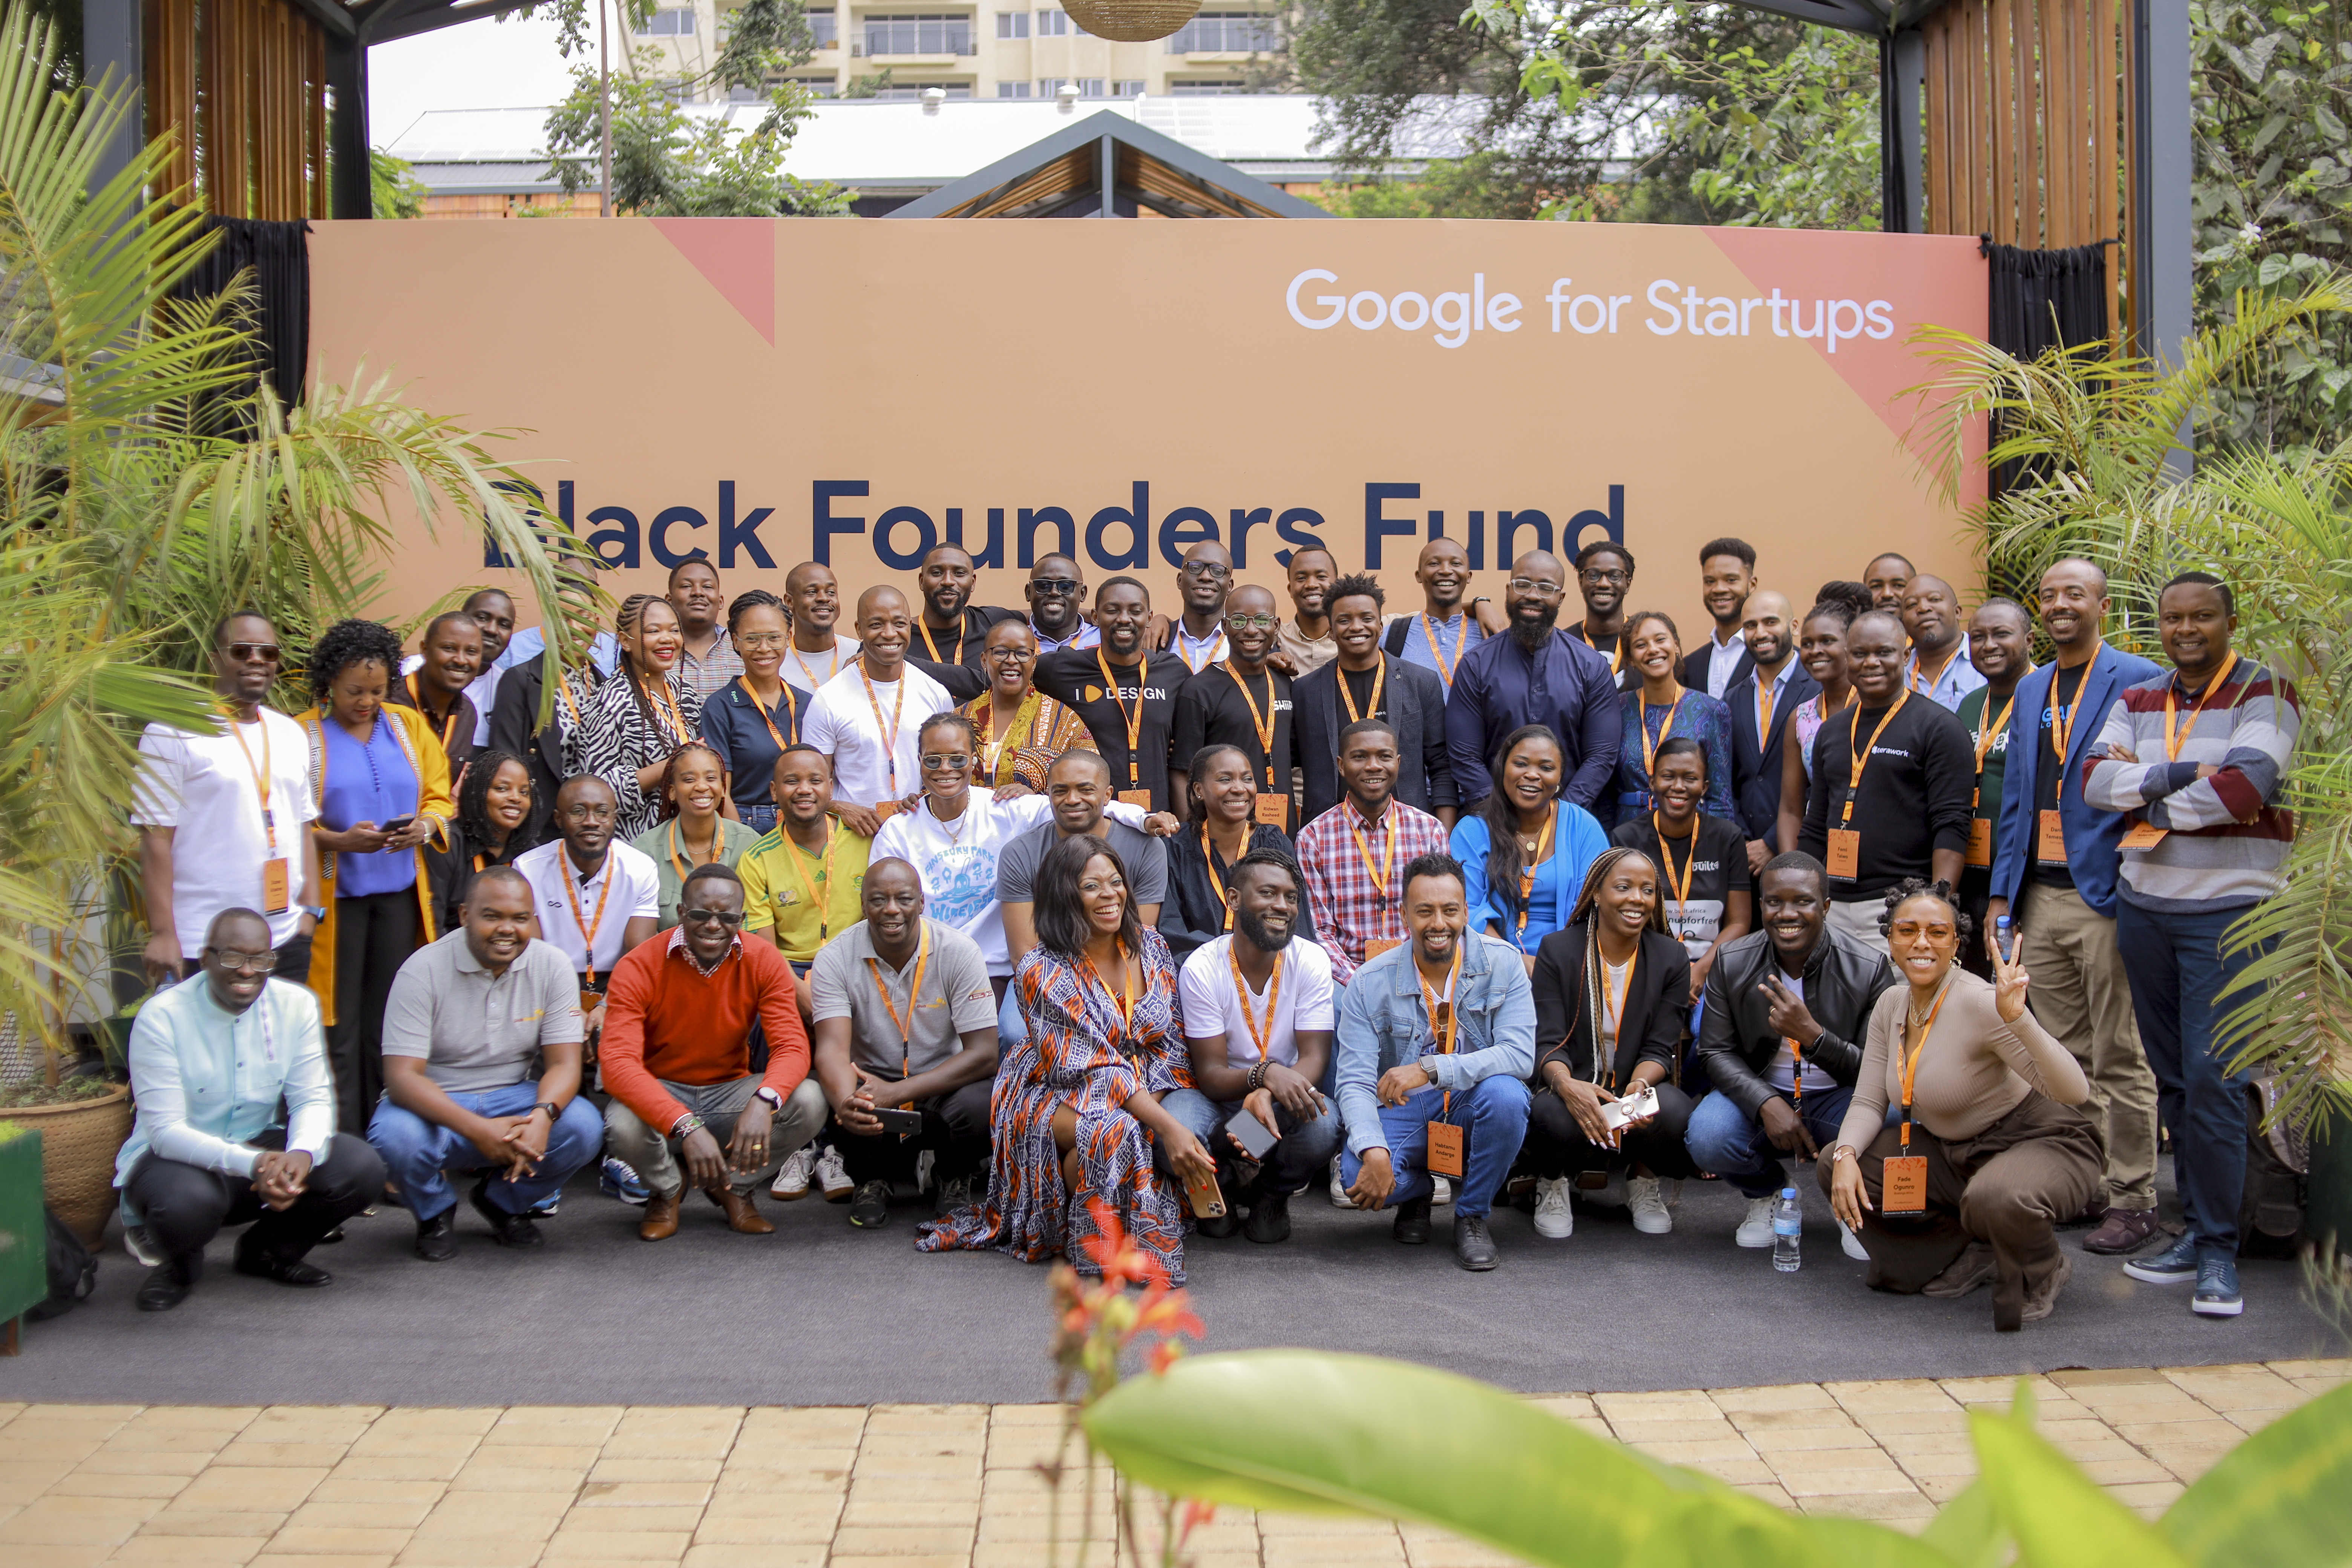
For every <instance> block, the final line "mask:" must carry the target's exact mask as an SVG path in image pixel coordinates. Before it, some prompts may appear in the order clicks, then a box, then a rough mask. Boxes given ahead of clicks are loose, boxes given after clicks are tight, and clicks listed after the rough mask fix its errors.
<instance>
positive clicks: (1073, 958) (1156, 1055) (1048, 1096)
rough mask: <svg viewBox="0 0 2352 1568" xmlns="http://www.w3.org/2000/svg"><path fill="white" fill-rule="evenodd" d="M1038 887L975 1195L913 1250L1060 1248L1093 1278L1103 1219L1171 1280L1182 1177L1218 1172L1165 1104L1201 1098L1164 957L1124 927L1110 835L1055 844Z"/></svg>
mask: <svg viewBox="0 0 2352 1568" xmlns="http://www.w3.org/2000/svg"><path fill="white" fill-rule="evenodd" d="M889 826H893V827H895V826H898V824H897V823H896V822H893V823H891V824H890V825H889ZM886 831H887V829H886ZM877 858H878V857H877ZM1035 888H1036V915H1037V945H1036V946H1035V947H1033V948H1031V949H1030V950H1029V951H1028V952H1026V953H1024V955H1023V956H1022V959H1021V972H1020V974H1019V976H1018V978H1017V979H1016V980H1015V982H1014V985H1013V989H1014V993H1015V994H1016V995H1017V996H1018V997H1019V999H1020V1005H1021V1016H1022V1020H1023V1022H1024V1024H1025V1025H1026V1026H1027V1031H1028V1037H1027V1038H1026V1039H1024V1040H1023V1041H1021V1042H1020V1043H1019V1044H1017V1045H1015V1046H1014V1047H1013V1048H1012V1049H1011V1050H1010V1051H1009V1052H1007V1054H1006V1055H1005V1058H1004V1059H1003V1062H1002V1063H1001V1064H1000V1065H999V1067H998V1068H997V1070H996V1097H995V1100H994V1102H993V1105H992V1115H991V1118H990V1122H991V1126H990V1134H991V1142H992V1146H993V1148H994V1157H993V1159H992V1161H991V1162H990V1166H989V1178H988V1196H987V1197H986V1199H985V1200H983V1201H982V1202H981V1203H979V1204H975V1205H971V1207H968V1208H961V1209H958V1210H956V1211H955V1212H954V1213H952V1214H950V1215H946V1216H945V1217H944V1218H941V1219H940V1220H937V1221H934V1222H932V1223H931V1224H929V1225H926V1226H923V1228H922V1233H921V1235H920V1237H919V1238H918V1239H917V1241H916V1243H915V1245H916V1247H917V1248H918V1249H919V1250H921V1251H924V1252H945V1251H961V1250H967V1249H969V1250H978V1249H980V1248H982V1247H1000V1248H1002V1249H1003V1250H1004V1251H1006V1252H1010V1253H1011V1254H1012V1255H1013V1257H1015V1258H1020V1259H1021V1260H1022V1261H1023V1262H1024V1263H1040V1262H1043V1261H1045V1259H1047V1258H1052V1257H1054V1256H1055V1254H1056V1253H1060V1254H1064V1255H1066V1257H1067V1258H1068V1259H1069V1262H1070V1266H1071V1267H1072V1268H1076V1270H1077V1271H1078V1272H1079V1273H1080V1274H1083V1275H1088V1276H1095V1275H1099V1274H1100V1273H1101V1272H1102V1263H1101V1260H1100V1259H1099V1258H1097V1257H1096V1255H1095V1251H1094V1248H1093V1247H1091V1246H1089V1245H1088V1244H1089V1243H1091V1242H1095V1241H1097V1240H1099V1239H1100V1238H1101V1234H1102V1226H1101V1225H1100V1223H1099V1222H1098V1220H1097V1215H1098V1214H1101V1213H1103V1212H1105V1211H1107V1212H1108V1215H1109V1216H1110V1217H1112V1218H1115V1219H1116V1220H1117V1222H1118V1226H1119V1228H1120V1230H1121V1231H1122V1232H1123V1233H1124V1235H1125V1236H1126V1237H1127V1240H1128V1242H1129V1245H1130V1246H1132V1247H1135V1248H1136V1249H1138V1250H1139V1251H1140V1252H1141V1253H1143V1255H1144V1256H1145V1258H1147V1259H1148V1260H1149V1261H1150V1267H1151V1269H1152V1271H1153V1272H1154V1273H1155V1274H1156V1275H1158V1276H1159V1277H1160V1278H1162V1279H1165V1280H1166V1281H1167V1282H1168V1283H1169V1284H1171V1285H1181V1284H1182V1283H1183V1282H1184V1197H1183V1193H1182V1190H1181V1189H1182V1184H1184V1183H1186V1182H1208V1181H1213V1180H1214V1179H1215V1174H1216V1164H1215V1162H1214V1161H1213V1160H1212V1159H1211V1158H1210V1156H1209V1152H1208V1150H1207V1149H1206V1148H1204V1147H1203V1146H1202V1142H1201V1139H1200V1137H1199V1135H1198V1134H1197V1133H1196V1132H1195V1131H1193V1130H1192V1128H1190V1127H1188V1126H1187V1125H1186V1124H1185V1122H1184V1121H1182V1120H1181V1118H1179V1117H1178V1116H1177V1115H1175V1114H1172V1113H1171V1108H1170V1103H1169V1102H1170V1101H1171V1100H1175V1099H1176V1097H1178V1096H1182V1097H1185V1099H1186V1100H1190V1101H1192V1102H1195V1103H1196V1108H1197V1106H1205V1105H1206V1104H1207V1101H1206V1100H1205V1098H1204V1097H1202V1094H1201V1092H1200V1091H1199V1090H1198V1089H1195V1088H1193V1087H1192V1063H1191V1060H1190V1058H1189V1056H1188V1054H1187V1052H1186V1050H1185V1047H1184V1030H1183V1026H1182V1024H1181V1021H1180V1020H1179V1018H1178V1017H1177V1006H1176V963H1175V961H1174V960H1173V959H1172V958H1171V957H1170V956H1169V952H1168V944H1167V943H1166V942H1162V941H1161V940H1160V933H1159V932H1158V931H1153V930H1151V929H1150V928H1149V927H1147V926H1145V925H1143V924H1142V922H1141V921H1139V919H1138V918H1137V914H1136V908H1135V899H1134V896H1133V895H1132V894H1131V893H1130V892H1129V889H1128V880H1127V870H1126V868H1125V866H1124V865H1123V864H1121V862H1120V860H1119V858H1118V852H1117V851H1115V850H1114V849H1112V848H1111V847H1110V845H1109V843H1108V841H1107V840H1105V839H1102V838H1099V837H1096V836H1095V835H1093V834H1091V833H1082V834H1079V835H1078V836H1077V837H1073V838H1065V839H1063V840H1062V841H1061V842H1060V843H1058V844H1056V845H1055V846H1054V847H1053V848H1051V849H1049V850H1047V851H1046V853H1045V859H1044V860H1043V861H1042V862H1040V863H1039V865H1038V868H1037V877H1036V883H1035ZM1179 1103H1181V1101H1180V1102H1179ZM1211 1115H1212V1116H1213V1115H1214V1112H1213V1110H1212V1111H1211Z"/></svg>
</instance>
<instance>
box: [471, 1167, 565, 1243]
mask: <svg viewBox="0 0 2352 1568" xmlns="http://www.w3.org/2000/svg"><path fill="white" fill-rule="evenodd" d="M467 1202H469V1203H471V1204H472V1205H474V1212H475V1213H476V1214H478V1215H481V1216H482V1217H483V1218H484V1219H486V1220H488V1221H489V1222H490V1234H491V1235H492V1236H493V1237H497V1238H498V1244H499V1246H500V1247H537V1246H539V1245H540V1244H541V1242H543V1241H544V1240H546V1237H542V1236H541V1235H540V1234H539V1226H536V1225H533V1224H532V1223H531V1218H530V1215H527V1214H509V1213H507V1211H506V1210H504V1209H502V1208H500V1207H499V1205H496V1204H494V1203H492V1202H490V1179H489V1178H488V1176H485V1177H483V1178H482V1179H481V1180H480V1181H478V1182H476V1183H475V1184H474V1190H473V1191H472V1192H471V1193H470V1194H467Z"/></svg>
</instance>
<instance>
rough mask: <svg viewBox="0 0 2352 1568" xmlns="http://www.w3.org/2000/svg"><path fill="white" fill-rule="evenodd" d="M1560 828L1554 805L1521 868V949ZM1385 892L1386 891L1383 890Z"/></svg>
mask: <svg viewBox="0 0 2352 1568" xmlns="http://www.w3.org/2000/svg"><path fill="white" fill-rule="evenodd" d="M1558 826H1559V802H1557V801H1554V802H1553V803H1552V808H1551V816H1550V818H1549V820H1548V821H1547V822H1545V824H1544V829H1543V837H1542V838H1541V839H1540V840H1538V842H1537V844H1536V858H1534V859H1532V860H1530V861H1528V863H1527V864H1526V865H1524V866H1522V867H1520V868H1519V949H1520V951H1521V952H1525V951H1526V950H1527V945H1528V904H1530V903H1532V902H1533V901H1534V900H1535V896H1536V872H1537V871H1538V869H1539V868H1541V867H1542V866H1543V863H1544V862H1545V861H1547V860H1549V859H1550V858H1551V839H1552V830H1553V829H1554V828H1556V827H1558ZM1383 891H1385V889H1383Z"/></svg>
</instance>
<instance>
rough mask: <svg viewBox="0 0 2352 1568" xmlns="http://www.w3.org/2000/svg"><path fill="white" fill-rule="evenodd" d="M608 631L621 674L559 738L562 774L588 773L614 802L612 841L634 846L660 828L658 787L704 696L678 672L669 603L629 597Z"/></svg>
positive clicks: (697, 725)
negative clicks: (617, 648)
mask: <svg viewBox="0 0 2352 1568" xmlns="http://www.w3.org/2000/svg"><path fill="white" fill-rule="evenodd" d="M613 630H614V633H615V634H617V636H618V637H619V638H620V643H621V668H620V669H619V671H618V673H617V675H616V677H615V678H614V679H611V680H608V681H606V682H604V685H602V686H600V687H598V688H597V689H596V691H595V694H594V696H593V697H591V698H590V699H589V700H588V704H587V706H586V708H585V710H583V712H582V714H581V717H580V723H579V724H578V725H577V726H576V727H575V728H573V730H572V731H571V733H569V734H567V735H565V736H564V738H563V763H564V772H565V773H566V774H567V776H568V775H571V774H576V773H594V774H595V775H596V776H597V777H598V778H601V779H603V780H604V782H605V783H606V784H611V785H612V786H613V794H614V796H616V797H617V798H618V799H619V801H620V816H619V817H618V819H617V820H616V821H615V822H614V827H613V835H614V837H616V838H621V839H632V838H635V837H636V836H637V835H638V834H640V833H643V832H644V831H645V830H646V828H648V827H651V826H653V825H654V824H655V823H656V822H658V821H660V820H661V795H662V780H663V777H664V776H665V775H666V774H667V772H668V771H669V759H670V756H671V754H672V753H673V752H676V751H677V749H678V748H679V747H680V746H683V745H685V744H686V743H687V742H688V741H691V740H693V739H694V738H695V737H696V736H698V735H699V734H700V733H701V732H702V731H701V723H702V695H701V693H699V692H698V691H697V690H695V689H694V688H693V687H692V686H691V685H689V684H688V682H687V679H686V677H685V675H684V674H683V672H681V671H680V669H679V668H678V653H679V650H680V649H682V648H684V647H685V646H686V634H685V632H684V631H682V630H681V629H680V628H679V626H678V623H677V611H676V610H673V609H671V608H670V607H669V601H667V599H657V598H656V597H655V596H654V595H651V594H632V595H629V596H628V597H627V598H625V599H624V600H622V601H621V613H620V614H619V615H618V616H615V617H614V621H613Z"/></svg>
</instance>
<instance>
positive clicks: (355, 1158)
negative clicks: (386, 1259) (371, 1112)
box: [114, 909, 383, 1312]
mask: <svg viewBox="0 0 2352 1568" xmlns="http://www.w3.org/2000/svg"><path fill="white" fill-rule="evenodd" d="M199 962H200V963H202V965H203V969H202V972H201V973H199V974H197V975H195V976H194V977H191V978H189V979H187V980H184V981H182V982H180V983H179V984H176V985H173V986H172V987H171V988H170V989H168V990H166V991H163V992H162V993H160V994H157V995H156V996H155V997H154V998H153V999H152V1000H151V1001H150V1002H149V1003H148V1004H147V1005H145V1006H144V1007H142V1008H141V1009H140V1010H139V1018H138V1021H137V1022H136V1023H134V1024H133V1025H132V1026H131V1049H130V1067H131V1093H132V1094H133V1095H134V1096H135V1097H136V1099H137V1100H138V1104H139V1117H138V1120H137V1121H134V1122H133V1123H132V1124H131V1137H130V1140H129V1142H125V1143H124V1144H123V1145H122V1153H121V1157H120V1158H119V1159H118V1160H117V1161H116V1162H115V1177H114V1183H115V1185H116V1186H118V1187H120V1188H121V1189H122V1197H123V1205H122V1206H123V1209H124V1215H123V1218H124V1223H125V1224H126V1225H136V1226H142V1227H143V1228H144V1230H145V1233H146V1237H147V1239H148V1242H149V1244H150V1245H151V1246H152V1247H153V1249H154V1250H156V1251H158V1252H161V1253H162V1254H163V1262H162V1263H161V1264H159V1265H158V1266H157V1267H156V1268H153V1269H152V1270H151V1271H150V1272H149V1274H148V1276H147V1279H146V1280H145V1281H144V1282H143V1283H142V1284H141V1286H140V1287H139V1293H138V1298H137V1300H138V1303H139V1310H141V1311H143V1312H162V1311H168V1310H171V1309H172V1308H173V1307H176V1306H178V1305H179V1304H180V1302H181V1301H182V1300H184V1299H185V1297H186V1296H187V1294H188V1291H189V1290H190V1289H192V1288H193V1287H194V1285H195V1282H196V1279H197V1277H198V1276H199V1275H200V1274H201V1273H202V1272H203V1269H204V1256H205V1246H206V1245H207V1244H208V1243H210V1242H211V1240H212V1238H213V1237H215V1236H218V1235H219V1234H220V1233H221V1231H222V1229H223V1228H224V1227H225V1226H234V1225H241V1226H248V1227H249V1228H247V1231H246V1233H245V1234H244V1235H243V1236H241V1237H238V1238H237V1243H236V1271H237V1272H238V1273H240V1274H251V1275H254V1276H256V1277H257V1278H259V1279H274V1280H276V1281H277V1282H278V1283H279V1284H280V1285H300V1286H310V1287H316V1286H320V1285H325V1284H327V1283H329V1282H330V1281H331V1279H333V1276H331V1275H330V1274H329V1273H328V1272H327V1271H326V1270H325V1269H323V1268H319V1267H317V1266H316V1265H315V1264H310V1263H306V1262H304V1261H303V1260H302V1259H303V1257H304V1255H305V1254H307V1253H308V1252H309V1251H310V1248H312V1247H315V1246H317V1245H318V1243H319V1238H320V1237H323V1236H325V1235H326V1234H327V1233H328V1232H329V1231H331V1230H332V1229H334V1227H335V1226H339V1225H341V1224H342V1223H343V1221H345V1220H346V1219H349V1218H350V1217H351V1216H352V1215H355V1214H357V1213H359V1212H360V1211H361V1210H362V1209H363V1208H365V1207H367V1206H368V1205H369V1204H371V1203H373V1202H374V1201H375V1197H376V1194H378V1193H379V1192H381V1191H382V1190H383V1161H381V1160H379V1159H377V1158H376V1156H375V1151H374V1150H373V1149H371V1148H369V1147H368V1146H367V1145H366V1144H365V1143H364V1142H361V1141H360V1140H359V1139H357V1138H353V1137H352V1136H350V1135H349V1134H347V1133H340V1132H337V1131H335V1085H334V1079H333V1078H332V1077H331V1075H330V1074H329V1072H328V1070H327V1037H326V1035H325V1033H324V1032H323V1030H322V1029H321V1028H320V1024H319V999H318V998H317V997H315V996H313V995H311V994H310V992H309V991H307V990H305V989H303V988H302V987H301V986H299V985H297V984H293V983H292V982H291V981H285V980H272V979H271V978H270V971H271V970H273V969H274V968H276V967H277V964H278V955H277V953H276V952H274V951H273V949H272V947H271V943H270V930H269V922H268V921H267V920H265V919H263V918H262V917H261V916H260V915H258V914H257V913H255V912H254V911H253V910H245V909H232V910H222V911H221V912H220V913H219V914H217V915H215V916H214V917H213V922H212V924H211V926H210V927H208V928H207V929H206V930H205V945H204V951H203V952H202V954H201V955H200V957H199ZM281 1099H282V1100H284V1101H285V1102H286V1108H287V1116H286V1121H285V1122H284V1123H283V1124H282V1125H281V1124H280V1123H279V1122H278V1101H279V1100H281Z"/></svg>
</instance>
